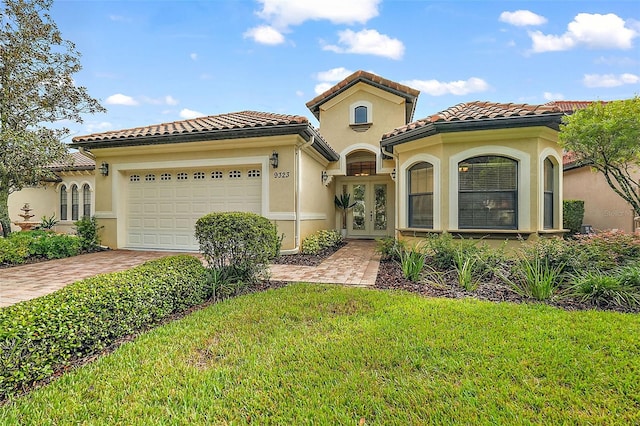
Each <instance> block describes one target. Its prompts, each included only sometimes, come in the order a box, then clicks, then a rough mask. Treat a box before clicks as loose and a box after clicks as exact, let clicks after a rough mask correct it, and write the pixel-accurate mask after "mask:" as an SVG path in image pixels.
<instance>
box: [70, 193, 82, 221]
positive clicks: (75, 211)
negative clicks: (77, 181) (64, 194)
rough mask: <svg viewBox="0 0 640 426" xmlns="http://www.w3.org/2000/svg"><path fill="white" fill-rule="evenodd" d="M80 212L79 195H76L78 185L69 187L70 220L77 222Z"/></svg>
mask: <svg viewBox="0 0 640 426" xmlns="http://www.w3.org/2000/svg"><path fill="white" fill-rule="evenodd" d="M79 210H80V194H79V193H78V185H73V186H72V187H71V220H78V219H79V217H78V215H79Z"/></svg>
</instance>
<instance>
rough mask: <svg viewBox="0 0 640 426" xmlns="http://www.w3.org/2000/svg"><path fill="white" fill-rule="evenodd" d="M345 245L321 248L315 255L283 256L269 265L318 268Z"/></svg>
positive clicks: (342, 243) (344, 243)
mask: <svg viewBox="0 0 640 426" xmlns="http://www.w3.org/2000/svg"><path fill="white" fill-rule="evenodd" d="M347 244H348V243H347V242H346V241H342V242H340V243H338V244H336V245H335V246H331V247H326V248H323V249H321V250H320V251H319V252H318V253H315V254H303V253H298V254H283V255H281V256H278V257H276V258H275V259H274V260H273V261H272V262H271V263H273V264H278V265H298V266H318V265H319V264H321V263H322V261H324V260H325V259H326V258H327V257H329V256H331V255H332V254H333V253H335V252H337V251H338V250H340V249H341V248H342V247H344V246H346V245H347Z"/></svg>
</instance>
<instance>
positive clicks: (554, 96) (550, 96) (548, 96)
mask: <svg viewBox="0 0 640 426" xmlns="http://www.w3.org/2000/svg"><path fill="white" fill-rule="evenodd" d="M543 96H544V99H545V100H547V101H560V100H562V99H564V95H563V94H562V93H551V92H544V95H543Z"/></svg>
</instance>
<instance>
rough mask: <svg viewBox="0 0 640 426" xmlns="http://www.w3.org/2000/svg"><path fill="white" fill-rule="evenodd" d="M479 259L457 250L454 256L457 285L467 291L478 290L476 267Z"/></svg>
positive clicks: (476, 256) (474, 255)
mask: <svg viewBox="0 0 640 426" xmlns="http://www.w3.org/2000/svg"><path fill="white" fill-rule="evenodd" d="M479 263H480V257H479V256H478V255H476V254H468V253H465V252H464V251H463V250H459V251H458V252H457V253H456V256H455V271H456V273H457V275H458V284H460V286H461V287H462V288H464V289H465V290H467V291H474V290H475V289H476V288H478V282H479V281H480V279H479V277H478V276H477V275H476V274H477V273H478V269H479V268H478V265H479Z"/></svg>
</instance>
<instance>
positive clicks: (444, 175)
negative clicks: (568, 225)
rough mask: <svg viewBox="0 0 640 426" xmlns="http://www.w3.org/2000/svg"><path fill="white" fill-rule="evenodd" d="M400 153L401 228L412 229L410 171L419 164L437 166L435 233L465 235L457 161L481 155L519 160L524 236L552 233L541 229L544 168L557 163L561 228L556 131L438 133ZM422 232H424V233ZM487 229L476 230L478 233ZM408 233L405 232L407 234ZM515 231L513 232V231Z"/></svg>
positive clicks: (559, 212)
mask: <svg viewBox="0 0 640 426" xmlns="http://www.w3.org/2000/svg"><path fill="white" fill-rule="evenodd" d="M395 152H397V153H398V165H399V166H398V178H397V179H398V180H399V184H398V215H399V216H398V220H397V223H398V228H399V229H401V230H406V231H410V230H409V229H408V225H407V223H408V222H407V220H408V217H407V215H408V210H407V203H408V193H407V188H406V183H405V182H406V177H407V170H408V169H409V168H410V167H411V166H413V165H414V164H415V163H417V162H419V161H426V162H429V163H431V164H433V165H434V179H435V181H434V188H435V193H434V228H433V230H434V231H448V232H453V233H455V232H463V233H469V232H470V230H459V229H458V223H457V220H458V219H457V210H458V204H457V202H458V201H457V200H458V196H457V194H458V188H457V179H458V177H457V176H458V163H459V162H460V161H462V160H464V159H465V158H470V157H475V156H479V155H501V156H506V157H510V158H514V159H517V160H518V162H519V167H518V173H519V177H518V182H519V189H518V229H517V230H516V232H517V231H520V232H523V233H537V232H543V233H544V232H548V231H546V230H544V229H543V228H544V227H543V223H542V219H543V210H542V209H543V181H542V167H543V161H544V159H545V158H546V157H547V156H550V157H551V158H553V162H554V163H555V165H556V168H555V171H556V173H557V175H556V176H557V179H556V188H555V194H556V200H555V203H554V229H556V230H560V229H561V227H562V226H561V224H562V208H561V207H559V206H561V205H562V204H561V197H560V194H561V193H562V192H561V191H562V173H561V168H560V166H559V165H560V164H561V158H562V156H561V149H560V147H559V146H558V145H557V132H555V131H554V130H551V129H548V128H546V127H531V128H517V129H499V130H479V131H468V132H457V133H440V134H437V135H434V136H430V137H427V138H422V139H419V140H415V141H412V142H408V143H405V144H401V145H397V146H396V147H395ZM423 231H424V230H423ZM486 232H487V230H478V235H480V234H481V233H486ZM408 233H410V232H407V234H408ZM511 233H513V232H511Z"/></svg>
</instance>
